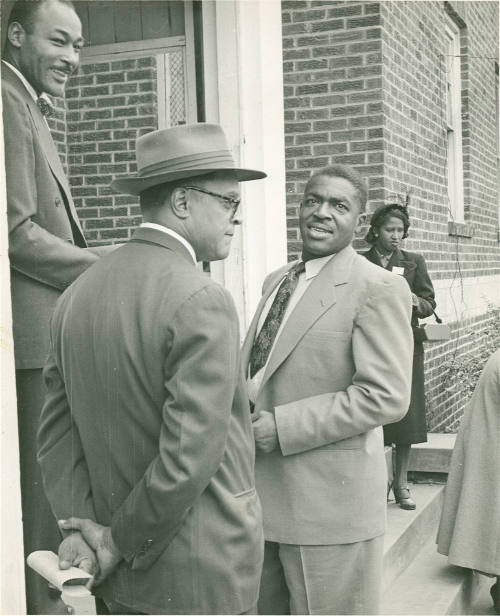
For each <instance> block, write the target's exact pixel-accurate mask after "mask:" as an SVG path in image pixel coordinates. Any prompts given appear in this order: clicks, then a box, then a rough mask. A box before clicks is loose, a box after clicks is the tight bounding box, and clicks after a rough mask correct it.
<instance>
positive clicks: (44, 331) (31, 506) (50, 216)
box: [1, 0, 98, 614]
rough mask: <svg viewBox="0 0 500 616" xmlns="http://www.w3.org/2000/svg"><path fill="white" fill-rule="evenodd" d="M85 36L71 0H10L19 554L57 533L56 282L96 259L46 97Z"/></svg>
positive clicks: (30, 593)
mask: <svg viewBox="0 0 500 616" xmlns="http://www.w3.org/2000/svg"><path fill="white" fill-rule="evenodd" d="M82 45H83V39H82V29H81V24H80V20H79V18H78V16H77V14H76V12H75V10H74V8H73V6H72V5H71V3H69V2H64V1H60V0H29V1H18V2H16V3H15V4H14V6H13V8H12V11H11V13H10V16H9V22H8V27H7V38H6V44H5V49H4V53H3V60H2V63H1V75H2V101H3V124H4V131H3V134H4V144H5V172H6V180H7V217H8V227H9V258H10V265H11V296H12V316H13V329H14V352H15V363H16V385H17V401H18V425H19V443H20V460H21V492H22V509H23V531H24V549H25V554H26V555H27V554H29V553H30V552H31V551H33V550H35V549H50V548H53V549H56V547H57V545H58V543H59V540H60V534H59V531H58V529H57V525H56V522H55V520H54V518H53V516H52V514H51V512H50V508H49V506H48V503H47V500H46V498H45V495H44V493H43V490H42V482H41V477H40V471H39V469H38V465H37V462H36V429H37V426H38V418H39V415H40V410H41V408H42V405H43V400H44V395H45V388H44V385H43V378H42V367H43V364H44V362H45V360H46V359H47V355H48V352H49V321H50V317H51V315H52V311H53V309H54V306H55V303H56V300H57V298H58V297H59V295H60V294H61V292H62V290H63V289H65V288H66V287H67V286H68V285H69V284H71V283H72V282H73V280H75V278H77V277H78V276H79V275H80V274H81V273H82V272H83V271H85V270H86V269H87V268H88V267H89V266H90V265H92V264H93V263H94V262H95V261H97V259H98V256H97V254H94V252H93V251H92V250H90V249H87V248H86V242H85V238H84V235H83V232H82V229H81V226H80V223H79V222H78V217H77V214H76V210H75V207H74V204H73V200H72V198H71V193H70V188H69V184H68V181H67V179H66V177H65V174H64V171H63V168H62V165H61V162H60V160H59V155H58V152H57V150H56V147H55V145H54V142H53V140H52V136H51V134H50V130H49V127H48V124H47V121H46V119H45V117H44V115H42V109H43V111H44V112H45V113H47V112H50V103H49V101H50V99H48V97H47V94H49V95H51V96H55V97H62V96H64V89H65V86H66V83H67V81H68V78H69V76H70V75H71V73H72V72H73V71H74V70H75V69H76V67H77V66H78V55H79V51H80V48H81V47H82ZM26 576H27V580H26V581H27V584H26V585H27V607H28V612H29V613H30V614H36V613H53V611H54V609H55V607H54V604H53V603H52V602H51V601H50V599H49V598H48V597H47V592H46V589H47V585H46V584H43V585H42V584H41V579H40V578H38V577H37V576H34V574H33V572H31V571H30V570H28V569H27V570H26Z"/></svg>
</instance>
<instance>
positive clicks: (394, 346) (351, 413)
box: [275, 276, 413, 456]
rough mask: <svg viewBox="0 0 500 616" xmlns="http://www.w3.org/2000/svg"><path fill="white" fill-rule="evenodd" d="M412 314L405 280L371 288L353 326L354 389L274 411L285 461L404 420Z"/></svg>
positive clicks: (396, 279)
mask: <svg viewBox="0 0 500 616" xmlns="http://www.w3.org/2000/svg"><path fill="white" fill-rule="evenodd" d="M410 314H411V296H410V290H409V288H408V285H407V283H406V282H405V281H404V280H403V279H402V278H401V277H399V276H391V277H390V278H387V277H385V278H384V279H383V280H382V281H377V282H374V283H372V290H371V292H370V294H369V296H368V297H367V299H366V302H365V303H364V305H362V306H361V308H360V310H359V312H358V314H357V316H356V318H355V321H354V327H353V332H352V356H353V357H352V358H353V363H354V366H355V372H354V375H353V379H352V384H351V385H349V387H347V389H346V390H345V391H337V392H334V393H326V394H320V395H317V396H311V397H308V398H304V399H302V400H297V401H294V402H290V403H288V404H283V405H280V406H277V407H276V408H275V417H276V424H277V429H278V438H279V442H280V446H281V451H282V453H283V455H285V456H287V455H291V454H296V453H300V452H302V451H307V450H309V449H314V448H316V447H320V446H322V445H327V444H329V443H334V442H336V441H340V440H342V439H345V438H349V437H352V436H355V435H357V434H362V433H364V432H367V431H368V430H371V429H373V428H376V427H377V426H381V425H384V424H387V423H392V422H394V421H397V420H398V419H401V418H402V417H403V416H404V415H405V414H406V412H407V410H408V404H409V402H410V386H411V372H412V357H413V336H412V330H411V327H410Z"/></svg>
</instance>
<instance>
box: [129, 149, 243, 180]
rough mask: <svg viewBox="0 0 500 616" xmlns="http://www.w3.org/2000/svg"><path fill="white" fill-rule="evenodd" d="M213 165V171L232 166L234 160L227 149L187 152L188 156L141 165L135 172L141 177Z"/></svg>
mask: <svg viewBox="0 0 500 616" xmlns="http://www.w3.org/2000/svg"><path fill="white" fill-rule="evenodd" d="M210 166H214V171H215V170H216V169H217V167H219V168H221V169H222V168H227V167H229V168H233V167H234V166H235V165H234V160H233V157H232V155H231V152H230V151H229V150H216V151H215V152H206V153H203V154H189V155H188V156H178V157H177V158H171V159H169V160H162V161H160V162H157V163H153V164H152V165H147V166H146V167H142V168H141V169H140V170H139V171H138V172H137V177H139V178H142V177H146V176H150V175H159V174H160V173H164V172H167V171H169V172H170V171H184V170H186V171H187V170H196V169H205V168H206V167H210Z"/></svg>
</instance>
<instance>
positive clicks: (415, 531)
mask: <svg viewBox="0 0 500 616" xmlns="http://www.w3.org/2000/svg"><path fill="white" fill-rule="evenodd" d="M409 487H410V490H411V494H412V498H413V499H414V500H415V502H416V503H417V508H416V509H415V510H414V511H406V510H404V509H401V508H400V507H399V505H398V504H396V502H395V501H394V500H392V501H390V502H389V503H387V532H386V534H385V538H384V572H383V586H382V588H384V589H386V588H388V587H389V585H390V584H391V583H392V581H393V580H394V579H395V578H396V577H397V576H398V575H400V574H401V573H402V572H403V571H404V570H405V569H406V567H408V565H409V564H410V563H411V561H413V560H414V558H415V557H416V556H417V554H418V553H419V552H420V549H421V548H422V546H423V545H424V544H425V543H426V542H427V540H428V539H429V538H431V537H432V538H433V539H434V537H435V536H436V529H437V525H438V522H439V517H440V515H441V506H442V502H443V490H444V486H442V485H426V484H411V485H410V486H409ZM390 497H391V498H392V499H393V498H394V496H393V494H392V492H391V494H390Z"/></svg>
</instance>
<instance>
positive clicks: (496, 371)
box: [437, 349, 500, 614]
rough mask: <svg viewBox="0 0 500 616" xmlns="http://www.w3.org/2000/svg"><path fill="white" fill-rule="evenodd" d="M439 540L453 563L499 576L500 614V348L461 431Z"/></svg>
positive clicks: (494, 591) (495, 594) (499, 609)
mask: <svg viewBox="0 0 500 616" xmlns="http://www.w3.org/2000/svg"><path fill="white" fill-rule="evenodd" d="M437 543H438V547H437V549H438V552H439V553H440V554H444V555H447V556H448V562H449V563H450V564H451V565H457V566H459V567H467V568H468V569H474V570H476V571H478V572H479V573H483V574H485V575H488V576H489V577H496V581H495V583H494V584H493V586H492V587H491V589H490V593H491V597H492V599H493V604H494V606H495V612H496V613H497V614H500V349H499V350H498V351H496V352H495V353H493V355H492V356H491V357H490V358H489V360H488V361H487V362H486V365H485V367H484V369H483V372H482V373H481V376H480V377H479V381H478V383H477V385H476V389H475V390H474V394H473V396H472V399H471V401H470V403H469V406H468V407H467V409H466V411H465V413H464V416H463V419H462V422H461V425H460V429H459V431H458V434H457V440H456V443H455V448H454V450H453V455H452V458H451V464H450V471H449V474H448V483H447V484H446V489H445V494H444V504H443V511H442V514H441V522H440V524H439V531H438V537H437Z"/></svg>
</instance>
